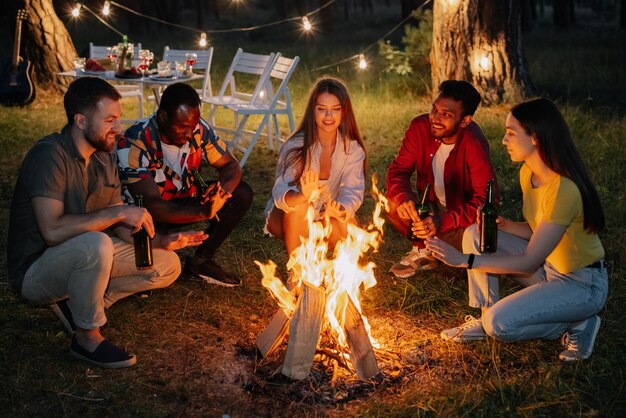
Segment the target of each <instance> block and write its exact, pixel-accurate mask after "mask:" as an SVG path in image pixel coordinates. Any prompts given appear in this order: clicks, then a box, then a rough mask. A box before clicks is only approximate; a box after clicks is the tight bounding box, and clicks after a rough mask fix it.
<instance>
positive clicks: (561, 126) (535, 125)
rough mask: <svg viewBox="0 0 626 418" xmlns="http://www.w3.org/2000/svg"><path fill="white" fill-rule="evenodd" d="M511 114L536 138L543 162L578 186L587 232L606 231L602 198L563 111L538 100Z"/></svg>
mask: <svg viewBox="0 0 626 418" xmlns="http://www.w3.org/2000/svg"><path fill="white" fill-rule="evenodd" d="M511 114H512V115H513V117H514V118H515V119H517V120H518V121H519V122H520V124H521V125H522V126H523V127H524V130H525V131H526V134H528V135H532V136H533V137H534V138H535V139H536V141H537V144H538V148H537V149H538V152H539V156H540V157H541V159H542V160H543V162H544V163H546V165H547V166H548V167H550V168H551V169H552V170H553V171H555V172H556V173H558V174H560V175H562V176H565V177H567V178H569V179H571V180H572V181H573V182H574V183H575V184H576V186H578V190H579V191H580V194H581V196H582V200H583V210H584V214H583V215H584V223H583V226H584V228H585V230H586V231H587V232H589V233H592V232H596V233H597V232H598V231H600V230H602V229H603V228H604V212H603V210H602V204H601V203H600V197H599V196H598V192H597V191H596V188H595V187H594V185H593V183H592V182H591V179H590V178H589V174H588V173H587V169H586V168H585V164H584V163H583V160H582V159H581V158H580V154H578V151H577V150H576V146H575V145H574V141H573V140H572V135H571V134H570V130H569V128H568V126H567V123H566V122H565V119H564V118H563V115H561V112H559V109H557V107H556V106H555V105H554V103H552V102H551V101H550V100H548V99H544V98H537V99H531V100H528V101H525V102H522V103H519V104H517V105H515V106H513V108H512V109H511Z"/></svg>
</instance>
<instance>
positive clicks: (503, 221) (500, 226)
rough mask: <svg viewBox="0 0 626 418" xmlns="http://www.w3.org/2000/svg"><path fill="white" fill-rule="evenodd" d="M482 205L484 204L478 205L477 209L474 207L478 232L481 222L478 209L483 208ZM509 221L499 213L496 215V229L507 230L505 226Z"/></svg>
mask: <svg viewBox="0 0 626 418" xmlns="http://www.w3.org/2000/svg"><path fill="white" fill-rule="evenodd" d="M483 206H484V205H480V206H479V207H478V209H476V230H477V231H478V232H480V225H481V224H482V220H481V216H480V211H481V210H482V209H483ZM509 222H510V221H509V220H508V219H507V218H505V217H503V216H500V215H498V217H497V218H496V224H497V225H498V230H500V231H504V232H507V231H506V228H507V224H508V223H509Z"/></svg>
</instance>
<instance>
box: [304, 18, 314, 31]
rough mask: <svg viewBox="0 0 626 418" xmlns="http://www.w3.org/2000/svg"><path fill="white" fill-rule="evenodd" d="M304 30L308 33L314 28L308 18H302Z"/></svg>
mask: <svg viewBox="0 0 626 418" xmlns="http://www.w3.org/2000/svg"><path fill="white" fill-rule="evenodd" d="M302 28H303V29H304V31H305V32H308V31H310V30H311V29H312V28H313V26H311V22H309V18H308V17H306V16H302Z"/></svg>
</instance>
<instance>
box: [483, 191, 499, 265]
mask: <svg viewBox="0 0 626 418" xmlns="http://www.w3.org/2000/svg"><path fill="white" fill-rule="evenodd" d="M493 183H494V179H491V180H489V181H488V182H487V193H486V196H485V204H484V205H483V207H482V209H481V210H480V251H481V252H483V253H495V252H496V251H497V249H498V223H497V222H496V220H497V219H498V210H497V209H496V205H495V203H494V201H493Z"/></svg>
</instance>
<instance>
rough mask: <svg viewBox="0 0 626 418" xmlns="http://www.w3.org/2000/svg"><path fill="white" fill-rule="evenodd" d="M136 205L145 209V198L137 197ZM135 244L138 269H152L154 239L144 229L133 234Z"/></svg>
mask: <svg viewBox="0 0 626 418" xmlns="http://www.w3.org/2000/svg"><path fill="white" fill-rule="evenodd" d="M135 204H136V205H137V206H138V207H140V208H143V196H141V195H137V196H135ZM133 242H134V244H135V265H136V266H137V267H151V266H152V238H150V236H149V235H148V233H147V232H146V230H145V229H144V228H141V229H140V230H139V231H138V232H135V233H134V234H133Z"/></svg>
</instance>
